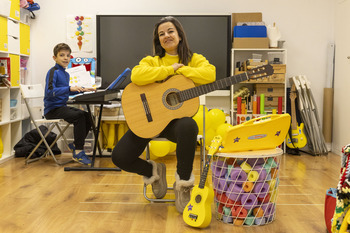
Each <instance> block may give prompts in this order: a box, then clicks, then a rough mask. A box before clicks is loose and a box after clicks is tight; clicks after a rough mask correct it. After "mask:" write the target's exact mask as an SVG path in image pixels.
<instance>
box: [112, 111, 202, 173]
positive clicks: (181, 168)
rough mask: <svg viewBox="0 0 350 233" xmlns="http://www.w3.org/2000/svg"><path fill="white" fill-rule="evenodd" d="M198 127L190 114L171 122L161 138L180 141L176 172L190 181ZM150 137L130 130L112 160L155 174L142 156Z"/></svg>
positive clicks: (124, 166)
mask: <svg viewBox="0 0 350 233" xmlns="http://www.w3.org/2000/svg"><path fill="white" fill-rule="evenodd" d="M197 134H198V127H197V123H196V122H195V121H194V120H193V119H192V118H190V117H184V118H181V119H176V120H173V121H171V122H170V123H169V124H168V125H167V127H166V128H165V129H164V130H163V131H162V132H161V133H160V135H159V136H158V137H163V138H166V139H168V140H169V141H172V142H174V143H177V146H176V157H177V173H178V174H179V176H180V179H181V180H189V179H190V176H191V173H192V168H193V160H194V155H195V150H196V143H197ZM151 140H152V139H151V138H141V137H138V136H137V135H135V134H134V133H133V132H132V131H131V130H128V131H127V132H126V133H125V135H124V136H123V137H122V138H121V139H120V141H119V142H118V143H117V145H116V146H115V148H114V149H113V152H112V161H113V163H114V164H115V165H116V166H118V167H119V168H121V169H123V170H125V171H128V172H133V173H137V174H139V175H142V176H146V177H151V176H152V165H151V164H150V163H148V162H147V161H145V160H143V159H140V158H139V157H140V155H141V154H142V152H143V151H144V150H145V147H146V146H147V144H148V143H149V142H150V141H151Z"/></svg>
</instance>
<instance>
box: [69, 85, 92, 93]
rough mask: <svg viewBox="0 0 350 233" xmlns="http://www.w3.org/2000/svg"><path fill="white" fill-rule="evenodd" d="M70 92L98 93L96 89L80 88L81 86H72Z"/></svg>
mask: <svg viewBox="0 0 350 233" xmlns="http://www.w3.org/2000/svg"><path fill="white" fill-rule="evenodd" d="M70 91H73V92H74V91H77V92H94V91H96V88H93V87H80V86H71V87H70Z"/></svg>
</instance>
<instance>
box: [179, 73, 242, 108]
mask: <svg viewBox="0 0 350 233" xmlns="http://www.w3.org/2000/svg"><path fill="white" fill-rule="evenodd" d="M247 79H248V75H247V73H242V74H238V75H234V76H230V77H227V78H224V79H220V80H218V81H215V82H212V83H208V84H205V85H201V86H198V87H193V88H190V89H187V90H183V91H180V92H178V95H179V100H180V102H184V101H186V100H189V99H193V98H196V97H198V96H201V95H204V94H207V93H209V92H212V91H215V90H220V89H224V88H225V87H229V86H231V85H234V84H236V83H240V82H243V81H245V80H247Z"/></svg>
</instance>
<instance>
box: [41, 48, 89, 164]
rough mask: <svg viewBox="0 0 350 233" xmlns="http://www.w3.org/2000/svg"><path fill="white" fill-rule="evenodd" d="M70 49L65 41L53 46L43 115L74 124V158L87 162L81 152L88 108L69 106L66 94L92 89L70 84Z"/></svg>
mask: <svg viewBox="0 0 350 233" xmlns="http://www.w3.org/2000/svg"><path fill="white" fill-rule="evenodd" d="M71 52H72V50H71V49H70V47H69V46H68V45H67V44H65V43H60V44H57V45H56V46H55V47H54V49H53V54H54V56H53V60H54V61H55V62H56V65H55V66H54V67H52V68H51V69H50V70H49V71H48V72H47V75H46V84H45V97H44V115H45V118H46V119H64V120H65V121H67V122H68V123H70V124H73V125H74V144H69V148H70V149H72V151H73V160H74V161H76V162H78V163H81V164H85V165H90V164H91V160H90V159H89V157H88V156H87V155H86V154H85V152H84V143H85V138H86V136H87V134H88V133H89V130H90V129H91V126H92V123H91V119H90V116H89V113H88V112H85V111H83V110H80V109H77V108H73V107H68V106H67V100H68V98H69V95H74V94H77V93H80V92H85V91H94V90H95V89H94V88H84V87H79V86H74V87H73V86H69V74H68V73H67V72H66V71H65V69H66V67H67V66H68V64H69V61H70V54H71Z"/></svg>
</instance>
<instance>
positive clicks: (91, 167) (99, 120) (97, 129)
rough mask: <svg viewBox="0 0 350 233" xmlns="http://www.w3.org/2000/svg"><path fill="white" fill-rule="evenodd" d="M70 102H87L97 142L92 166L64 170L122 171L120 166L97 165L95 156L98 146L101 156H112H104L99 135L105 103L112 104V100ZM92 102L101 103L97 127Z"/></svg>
mask: <svg viewBox="0 0 350 233" xmlns="http://www.w3.org/2000/svg"><path fill="white" fill-rule="evenodd" d="M68 104H85V105H86V107H87V110H88V112H89V115H90V119H91V122H92V123H93V127H92V130H93V133H94V137H95V142H94V148H93V153H92V160H91V166H90V167H65V168H64V171H121V169H120V168H118V167H95V166H94V165H95V158H96V149H97V147H98V150H99V154H100V158H102V157H110V156H102V151H101V148H100V145H99V144H98V135H99V132H100V124H101V118H102V110H103V105H104V104H111V101H72V102H68ZM90 104H100V112H99V115H98V118H97V127H95V125H96V124H95V121H94V117H93V114H92V112H91V109H90Z"/></svg>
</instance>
